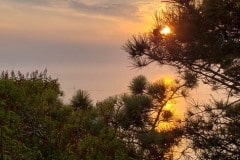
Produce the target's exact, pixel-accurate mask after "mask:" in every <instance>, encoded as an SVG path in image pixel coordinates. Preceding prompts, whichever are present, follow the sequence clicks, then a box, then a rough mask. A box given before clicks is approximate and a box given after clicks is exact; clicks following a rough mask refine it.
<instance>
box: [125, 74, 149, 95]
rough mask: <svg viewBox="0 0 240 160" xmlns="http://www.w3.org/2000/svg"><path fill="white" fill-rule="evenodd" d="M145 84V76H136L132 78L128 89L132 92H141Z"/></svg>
mask: <svg viewBox="0 0 240 160" xmlns="http://www.w3.org/2000/svg"><path fill="white" fill-rule="evenodd" d="M146 85H147V80H146V77H144V76H142V75H141V76H138V77H136V78H134V79H133V80H132V82H131V83H130V86H129V89H130V90H131V92H132V93H133V94H142V93H143V91H144V90H145V88H146Z"/></svg>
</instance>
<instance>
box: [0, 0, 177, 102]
mask: <svg viewBox="0 0 240 160" xmlns="http://www.w3.org/2000/svg"><path fill="white" fill-rule="evenodd" d="M162 7H164V4H163V3H161V1H160V0H151V1H150V0H121V1H116V0H0V10H1V14H0V64H1V67H0V70H20V71H22V72H31V71H33V70H36V69H38V70H39V71H41V70H44V69H45V68H46V69H47V70H48V73H49V75H51V76H52V77H53V78H58V79H59V82H60V84H61V86H62V89H63V91H64V92H65V97H64V101H66V102H67V101H68V100H69V99H70V97H71V96H72V94H73V93H74V92H75V91H76V90H77V89H84V90H88V91H89V92H90V94H91V95H92V98H93V99H94V100H95V101H96V100H102V99H104V98H106V97H108V96H112V95H115V94H121V93H123V92H126V91H127V86H128V84H129V82H130V81H131V79H132V78H133V77H134V76H137V75H139V74H143V75H145V76H146V77H147V78H148V79H150V80H155V79H156V78H161V77H164V76H171V75H172V73H173V71H172V70H171V69H169V68H168V67H161V68H160V67H159V66H157V65H151V66H150V67H146V68H144V69H142V70H139V69H135V70H133V69H131V68H130V67H129V66H130V65H131V63H130V61H129V59H128V55H127V53H125V52H124V51H123V50H122V45H123V44H124V43H125V42H126V41H127V39H129V38H130V37H131V36H132V35H133V34H138V33H142V32H148V31H150V29H151V28H152V26H153V18H152V17H153V15H154V12H155V11H157V10H160V9H161V8H162Z"/></svg>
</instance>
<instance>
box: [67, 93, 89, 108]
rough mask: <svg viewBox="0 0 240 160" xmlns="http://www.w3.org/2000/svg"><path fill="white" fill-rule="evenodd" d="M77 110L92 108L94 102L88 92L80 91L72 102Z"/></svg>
mask: <svg viewBox="0 0 240 160" xmlns="http://www.w3.org/2000/svg"><path fill="white" fill-rule="evenodd" d="M71 103H72V106H73V108H74V109H75V110H79V109H87V108H89V107H91V106H92V100H91V99H90V97H89V94H88V92H87V91H83V90H78V91H77V92H76V94H75V95H74V96H73V97H72V100H71Z"/></svg>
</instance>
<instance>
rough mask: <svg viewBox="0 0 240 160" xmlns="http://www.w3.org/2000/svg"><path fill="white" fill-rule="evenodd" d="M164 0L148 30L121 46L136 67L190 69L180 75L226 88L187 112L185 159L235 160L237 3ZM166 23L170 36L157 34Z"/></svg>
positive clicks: (239, 62)
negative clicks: (153, 65) (220, 95)
mask: <svg viewBox="0 0 240 160" xmlns="http://www.w3.org/2000/svg"><path fill="white" fill-rule="evenodd" d="M165 2H166V3H167V4H168V6H169V8H168V9H166V10H165V11H163V12H162V13H159V14H158V13H157V14H156V15H155V20H156V23H155V25H154V29H153V30H152V32H150V33H145V34H139V35H138V36H133V37H132V38H131V39H129V40H128V41H127V42H126V44H125V45H124V49H125V51H126V52H127V53H128V54H129V57H130V59H131V60H132V62H133V64H134V66H135V67H144V66H146V65H148V64H150V63H153V62H156V63H158V64H160V65H170V66H173V67H175V68H176V70H177V71H178V73H179V74H180V75H182V74H185V75H186V73H188V74H187V75H188V76H182V77H184V78H186V77H188V79H193V78H192V77H195V78H194V79H195V80H202V82H203V83H205V84H208V85H210V86H212V88H213V89H214V90H219V89H224V90H225V91H226V92H225V93H226V95H227V96H226V98H225V99H223V100H221V101H220V102H219V99H218V100H215V99H214V98H213V101H214V102H213V103H210V104H198V103H196V104H193V106H192V108H191V109H190V111H189V112H188V114H187V117H186V122H185V127H184V128H185V129H184V134H183V135H184V136H183V139H185V140H186V139H187V140H188V143H187V144H188V145H187V146H188V147H189V148H190V149H191V150H192V152H191V153H190V155H188V157H185V158H190V159H191V158H192V159H195V158H198V159H239V157H240V154H239V134H238V132H239V128H238V127H237V126H238V123H239V121H238V120H237V119H238V114H237V113H238V108H239V102H240V99H239V98H240V1H236V0H167V1H165ZM165 26H168V27H169V28H170V29H171V32H170V33H169V34H161V30H162V29H163V28H164V27H165ZM195 80H194V81H195ZM231 98H233V99H232V100H230V99H231ZM187 150H188V149H187V148H186V150H184V151H187ZM193 153H195V156H193V157H191V156H192V155H193ZM183 154H185V152H183Z"/></svg>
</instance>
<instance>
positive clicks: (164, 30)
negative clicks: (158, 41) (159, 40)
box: [160, 26, 171, 35]
mask: <svg viewBox="0 0 240 160" xmlns="http://www.w3.org/2000/svg"><path fill="white" fill-rule="evenodd" d="M160 33H161V34H163V35H168V34H170V33H171V29H170V28H169V27H168V26H165V27H164V28H163V29H162V30H161V31H160Z"/></svg>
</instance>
